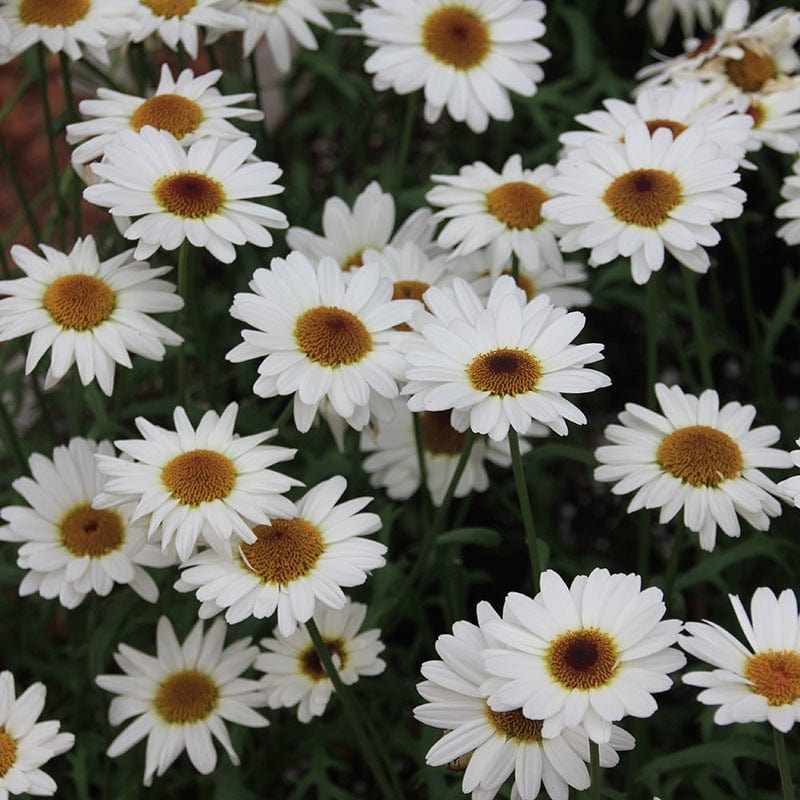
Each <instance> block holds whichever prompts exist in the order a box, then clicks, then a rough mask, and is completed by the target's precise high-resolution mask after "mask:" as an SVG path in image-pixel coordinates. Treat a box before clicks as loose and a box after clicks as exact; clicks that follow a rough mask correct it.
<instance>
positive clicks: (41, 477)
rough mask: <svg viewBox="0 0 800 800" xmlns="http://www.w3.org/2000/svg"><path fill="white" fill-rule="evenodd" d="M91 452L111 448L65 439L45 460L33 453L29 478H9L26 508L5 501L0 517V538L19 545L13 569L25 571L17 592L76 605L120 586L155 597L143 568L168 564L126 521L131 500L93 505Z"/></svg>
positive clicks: (97, 482)
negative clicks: (111, 507) (1, 524)
mask: <svg viewBox="0 0 800 800" xmlns="http://www.w3.org/2000/svg"><path fill="white" fill-rule="evenodd" d="M96 453H101V454H103V455H105V456H108V457H113V456H114V448H113V447H112V446H111V444H110V443H109V442H100V443H99V444H98V443H97V442H93V441H91V440H87V439H81V438H74V439H70V441H69V443H68V444H67V445H66V446H64V445H62V446H60V447H56V449H55V450H54V451H53V458H52V460H51V459H49V458H47V457H45V456H43V455H39V454H38V453H37V454H34V455H32V456H31V458H30V462H29V463H30V470H31V475H33V478H27V477H24V478H17V479H16V480H15V481H14V482H13V483H12V486H13V487H14V490H15V491H16V492H18V493H19V494H21V495H22V496H23V497H24V498H25V500H26V501H27V502H28V503H29V505H30V507H28V506H7V507H6V508H4V509H3V510H2V514H1V515H0V516H2V518H3V519H4V520H5V521H6V522H8V523H9V524H8V525H6V526H4V527H2V528H0V540H2V541H5V542H20V543H22V546H21V547H20V548H19V555H18V558H17V566H19V567H21V568H22V569H25V570H30V571H29V572H28V574H27V575H26V576H25V577H24V578H23V580H22V583H20V586H19V593H20V596H22V597H25V596H27V595H30V594H34V593H36V592H38V593H39V594H40V595H41V596H42V597H45V598H47V599H52V598H54V597H57V598H58V599H59V602H60V603H61V605H63V606H64V607H65V608H75V607H76V606H78V605H80V604H81V603H82V602H83V600H84V598H85V597H86V596H87V595H88V594H89V593H90V592H96V593H97V594H99V595H101V596H105V595H107V594H109V593H110V592H111V590H112V589H113V588H114V584H115V583H120V584H125V585H127V586H130V587H131V589H133V590H134V591H135V592H136V593H137V594H138V595H139V596H140V597H142V598H144V599H145V600H147V601H148V602H150V603H155V601H156V600H157V599H158V587H157V586H156V584H155V581H153V579H152V578H151V577H150V576H149V575H148V574H147V572H146V571H145V570H144V569H143V568H142V565H144V566H148V567H166V566H169V564H170V563H171V562H170V561H169V560H168V559H166V558H164V557H163V556H162V555H161V552H160V549H159V548H158V547H156V546H154V545H150V544H148V543H147V526H146V524H144V523H143V522H138V523H136V522H132V521H131V513H132V512H133V508H134V507H133V505H131V504H126V505H122V506H120V507H119V508H117V509H114V510H113V511H111V510H98V509H94V508H92V500H94V498H95V497H96V496H97V495H98V494H99V493H100V489H101V483H102V478H101V476H100V474H99V473H98V471H97V467H96V465H95V459H94V456H95V454H96Z"/></svg>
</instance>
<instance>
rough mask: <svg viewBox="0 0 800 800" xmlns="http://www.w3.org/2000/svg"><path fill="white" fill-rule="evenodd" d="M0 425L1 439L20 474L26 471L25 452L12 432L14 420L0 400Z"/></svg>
mask: <svg viewBox="0 0 800 800" xmlns="http://www.w3.org/2000/svg"><path fill="white" fill-rule="evenodd" d="M0 425H2V427H3V439H5V442H6V447H7V448H8V451H9V453H11V454H12V455H13V456H14V459H15V460H16V462H17V465H18V466H19V468H20V470H21V471H22V472H27V471H28V462H27V461H26V460H25V452H24V451H23V449H22V443H21V442H20V440H19V437H18V436H17V432H16V430H14V420H13V419H11V415H10V414H9V413H8V409H7V408H6V404H5V402H3V400H2V399H0Z"/></svg>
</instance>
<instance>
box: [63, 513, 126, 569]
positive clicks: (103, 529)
mask: <svg viewBox="0 0 800 800" xmlns="http://www.w3.org/2000/svg"><path fill="white" fill-rule="evenodd" d="M59 528H60V530H61V541H62V542H63V543H64V547H66V548H67V550H69V552H70V553H72V555H73V556H76V557H77V558H81V557H82V556H89V557H90V558H98V557H100V556H105V555H108V554H109V553H113V552H114V550H117V549H118V548H119V546H120V545H121V544H122V543H123V542H124V539H125V529H124V527H123V524H122V520H121V519H120V517H119V514H117V513H115V512H114V511H105V510H98V509H95V508H92V507H91V505H90V504H89V503H86V504H85V505H83V506H79V507H78V508H76V509H75V510H74V511H70V512H69V514H67V516H66V517H64V519H63V520H62V521H61V523H60V524H59Z"/></svg>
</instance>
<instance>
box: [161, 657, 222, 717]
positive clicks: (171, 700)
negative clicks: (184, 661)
mask: <svg viewBox="0 0 800 800" xmlns="http://www.w3.org/2000/svg"><path fill="white" fill-rule="evenodd" d="M218 698H219V694H218V692H217V686H216V684H215V683H214V681H212V680H211V678H209V676H208V675H206V674H205V673H203V672H198V670H196V669H182V670H180V672H173V673H172V675H170V676H169V677H168V678H167V679H166V680H165V681H164V682H163V683H162V684H161V686H159V687H158V692H157V693H156V698H155V700H154V701H153V702H154V705H155V707H156V711H157V712H158V714H159V716H160V717H161V718H162V719H163V720H164V721H165V722H168V723H169V724H170V725H182V724H185V723H189V724H191V723H193V722H200V720H203V719H206V717H208V715H209V714H210V713H211V712H212V711H213V710H214V709H215V708H216V705H217V700H218Z"/></svg>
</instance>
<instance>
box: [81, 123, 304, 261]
mask: <svg viewBox="0 0 800 800" xmlns="http://www.w3.org/2000/svg"><path fill="white" fill-rule="evenodd" d="M255 146H256V143H255V141H254V140H253V139H250V138H242V139H237V140H236V141H233V142H223V141H221V140H220V139H217V138H216V137H206V138H203V139H201V140H199V141H196V142H194V144H192V145H191V146H190V147H189V149H188V150H186V149H184V148H183V147H181V143H180V142H179V141H178V140H177V139H176V138H175V137H174V136H173V135H172V134H171V133H170V132H169V131H167V130H156V129H155V128H153V127H151V126H150V125H146V126H145V127H144V128H142V130H141V131H139V132H138V133H136V132H135V131H132V130H123V131H120V132H119V134H118V135H117V139H116V141H114V142H112V143H111V144H109V145H107V147H106V148H105V154H104V157H103V160H102V162H100V163H95V164H92V165H91V168H92V171H93V172H94V173H95V174H96V175H98V176H99V177H100V178H102V181H101V182H100V183H96V184H94V185H93V186H88V187H87V188H86V189H85V190H84V193H83V196H84V197H85V198H86V199H87V200H88V201H89V202H90V203H94V204H95V205H98V206H103V207H104V208H108V209H109V210H110V212H111V214H112V215H113V216H114V217H139V219H137V220H136V221H135V222H134V223H133V224H131V225H129V226H128V227H127V228H126V230H125V231H124V235H125V238H126V239H134V240H138V245H137V247H136V253H135V256H136V257H137V258H149V257H150V256H151V255H152V254H153V253H155V252H156V250H158V248H159V247H163V248H164V249H165V250H175V248H177V247H178V246H179V245H180V244H181V243H182V242H183V241H184V240H186V239H188V240H189V242H190V244H193V245H194V246H195V247H204V248H205V249H206V250H208V251H209V253H211V255H212V256H214V257H215V258H217V259H219V260H220V261H222V262H224V263H225V264H230V263H231V262H232V261H233V260H234V259H235V258H236V250H235V249H234V247H233V246H234V245H235V244H236V245H241V244H245V243H246V242H251V243H252V244H254V245H256V246H257V247H269V246H270V245H271V244H272V236H271V234H270V233H269V231H267V228H285V227H286V226H287V225H288V222H287V220H286V216H285V214H284V213H283V212H282V211H278V210H276V209H274V208H270V207H269V206H265V205H262V204H261V203H254V202H253V198H261V197H271V196H272V195H275V194H280V193H281V192H282V191H283V187H282V186H279V185H278V184H276V183H275V181H276V180H277V179H278V178H279V177H280V176H281V174H282V170H281V169H280V167H279V166H278V165H277V164H276V163H274V162H273V161H256V162H253V163H245V161H246V160H247V158H248V156H249V155H250V154H251V153H252V152H253V150H254V149H255Z"/></svg>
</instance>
